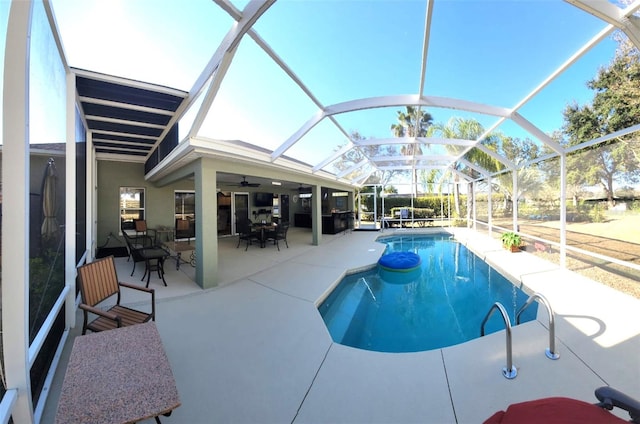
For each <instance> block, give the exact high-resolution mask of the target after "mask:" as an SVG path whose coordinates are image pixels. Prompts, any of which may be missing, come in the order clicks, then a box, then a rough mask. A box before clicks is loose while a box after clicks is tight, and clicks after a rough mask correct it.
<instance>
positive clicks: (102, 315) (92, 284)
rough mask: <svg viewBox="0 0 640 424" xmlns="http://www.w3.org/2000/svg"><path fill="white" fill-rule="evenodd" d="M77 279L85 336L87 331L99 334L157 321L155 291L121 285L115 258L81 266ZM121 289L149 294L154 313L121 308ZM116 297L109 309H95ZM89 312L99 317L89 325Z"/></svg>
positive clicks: (131, 285)
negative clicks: (125, 288)
mask: <svg viewBox="0 0 640 424" xmlns="http://www.w3.org/2000/svg"><path fill="white" fill-rule="evenodd" d="M78 280H79V282H80V294H81V296H82V303H80V309H82V311H83V312H84V324H83V326H82V334H85V333H86V331H87V330H91V331H94V332H98V331H103V330H111V329H114V328H118V327H126V326H129V325H134V324H141V323H143V322H147V321H149V320H152V321H155V320H156V293H155V290H154V289H148V288H145V287H140V286H136V285H133V284H127V283H122V282H119V281H118V275H117V274H116V266H115V262H114V261H113V256H107V257H106V258H103V259H98V260H96V261H94V262H91V263H88V264H86V265H82V266H80V267H78ZM121 287H127V288H130V289H134V290H139V291H142V292H145V293H149V294H150V295H151V313H148V312H142V311H139V310H136V309H131V308H127V307H126V306H121V305H120V288H121ZM113 295H117V299H116V304H115V305H113V306H111V307H110V308H109V309H107V310H103V309H100V308H97V307H96V305H98V304H99V303H101V302H103V301H104V300H106V299H108V298H110V297H111V296H113ZM89 313H92V314H94V315H98V317H97V318H95V319H94V320H93V321H91V322H88V321H89Z"/></svg>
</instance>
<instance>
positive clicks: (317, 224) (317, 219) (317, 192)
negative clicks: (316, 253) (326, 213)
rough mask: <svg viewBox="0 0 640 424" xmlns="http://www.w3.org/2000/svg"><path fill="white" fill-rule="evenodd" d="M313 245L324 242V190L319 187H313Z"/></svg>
mask: <svg viewBox="0 0 640 424" xmlns="http://www.w3.org/2000/svg"><path fill="white" fill-rule="evenodd" d="M311 233H312V235H311V244H312V245H314V246H319V245H320V243H321V242H322V190H321V189H320V186H319V185H314V186H312V187H311Z"/></svg>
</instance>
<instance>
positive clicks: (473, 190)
mask: <svg viewBox="0 0 640 424" xmlns="http://www.w3.org/2000/svg"><path fill="white" fill-rule="evenodd" d="M470 184H471V202H472V203H471V207H472V211H473V215H472V216H473V231H477V230H478V227H477V225H476V223H477V222H478V216H477V210H476V184H475V183H473V182H472V183H470Z"/></svg>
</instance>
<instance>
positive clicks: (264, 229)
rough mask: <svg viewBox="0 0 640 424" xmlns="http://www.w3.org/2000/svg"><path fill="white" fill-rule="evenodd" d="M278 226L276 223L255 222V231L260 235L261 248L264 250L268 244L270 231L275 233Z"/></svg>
mask: <svg viewBox="0 0 640 424" xmlns="http://www.w3.org/2000/svg"><path fill="white" fill-rule="evenodd" d="M277 226H278V224H276V223H275V222H257V223H256V222H254V223H253V229H254V230H255V231H256V234H257V235H258V240H259V241H260V247H261V248H264V247H265V246H266V244H267V235H268V234H269V231H274V230H275V229H276V227H277Z"/></svg>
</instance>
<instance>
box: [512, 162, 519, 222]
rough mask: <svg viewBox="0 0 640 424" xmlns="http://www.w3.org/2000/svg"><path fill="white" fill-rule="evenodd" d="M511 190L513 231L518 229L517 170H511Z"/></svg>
mask: <svg viewBox="0 0 640 424" xmlns="http://www.w3.org/2000/svg"><path fill="white" fill-rule="evenodd" d="M511 176H512V178H513V190H512V192H511V204H512V206H513V208H512V209H513V210H512V212H513V231H518V170H517V169H514V170H513V171H512V175H511Z"/></svg>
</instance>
